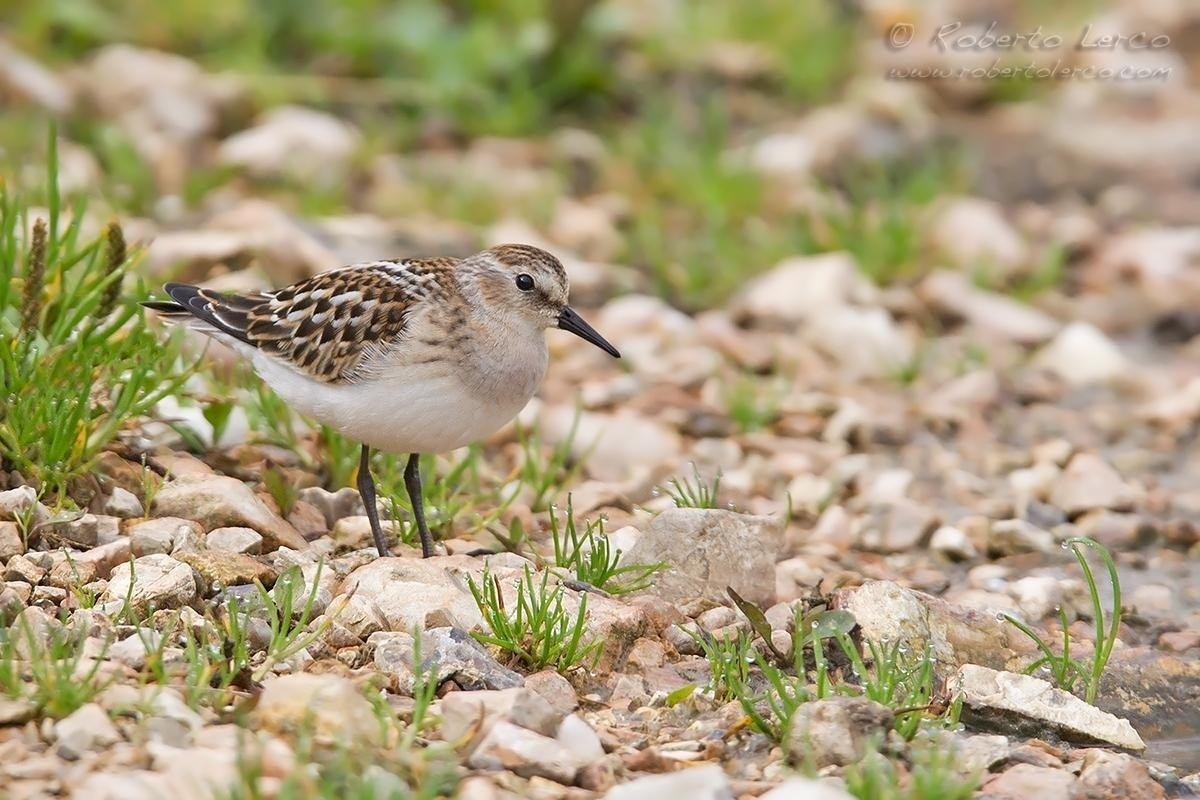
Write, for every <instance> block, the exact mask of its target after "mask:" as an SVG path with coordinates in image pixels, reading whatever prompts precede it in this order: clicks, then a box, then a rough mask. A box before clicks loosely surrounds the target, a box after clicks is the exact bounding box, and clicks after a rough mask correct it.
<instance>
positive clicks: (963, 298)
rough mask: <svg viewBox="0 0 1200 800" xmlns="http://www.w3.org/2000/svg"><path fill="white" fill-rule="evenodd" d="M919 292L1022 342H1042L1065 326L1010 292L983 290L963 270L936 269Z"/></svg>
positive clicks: (950, 312)
mask: <svg viewBox="0 0 1200 800" xmlns="http://www.w3.org/2000/svg"><path fill="white" fill-rule="evenodd" d="M919 292H920V294H921V296H922V297H923V298H924V299H925V301H926V302H928V303H930V304H931V305H933V306H934V307H935V308H937V309H938V310H939V311H941V312H942V313H944V314H948V315H952V316H954V317H958V318H961V319H963V320H964V321H965V322H966V323H967V324H968V325H971V326H972V327H974V328H977V329H979V330H980V331H984V332H986V333H989V334H992V335H995V336H999V337H1002V338H1004V339H1007V340H1009V341H1012V342H1017V343H1018V344H1041V343H1042V342H1045V341H1047V340H1048V339H1050V338H1051V337H1052V336H1054V334H1056V333H1057V332H1058V330H1059V328H1061V327H1062V325H1061V323H1059V321H1058V320H1056V319H1055V318H1054V317H1051V316H1050V315H1049V314H1046V313H1045V312H1043V311H1038V310H1037V309H1036V308H1031V307H1030V306H1027V305H1025V304H1024V303H1021V302H1019V301H1017V300H1014V299H1012V298H1011V297H1007V296H1006V295H1002V294H996V293H994V292H988V291H985V290H983V289H980V288H978V287H977V286H975V285H974V284H973V283H971V279H970V278H969V277H968V276H967V275H964V274H962V273H959V272H948V271H939V272H934V273H933V274H932V275H930V276H929V277H928V278H926V279H925V280H924V281H922V282H921V285H920V288H919Z"/></svg>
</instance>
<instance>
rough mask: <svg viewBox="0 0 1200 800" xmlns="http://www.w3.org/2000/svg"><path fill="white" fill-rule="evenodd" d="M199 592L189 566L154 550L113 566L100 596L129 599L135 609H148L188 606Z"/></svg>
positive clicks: (106, 598) (111, 600) (193, 573)
mask: <svg viewBox="0 0 1200 800" xmlns="http://www.w3.org/2000/svg"><path fill="white" fill-rule="evenodd" d="M199 596H200V585H199V582H198V581H197V580H196V574H195V572H193V571H192V568H191V567H189V566H188V565H187V564H184V563H182V562H180V561H176V560H175V559H173V558H171V557H170V556H167V555H162V554H155V555H149V556H142V557H141V558H138V559H135V560H134V561H133V562H132V563H125V564H120V565H118V566H117V567H116V568H115V569H113V571H112V575H110V576H109V579H108V590H107V591H106V592H105V593H104V596H103V598H102V600H104V601H108V602H113V603H122V604H123V603H125V602H126V601H128V602H129V604H130V605H131V606H133V608H134V609H136V610H138V611H147V610H158V609H162V608H182V607H183V606H189V605H191V604H192V603H194V602H196V600H197V599H198V598H199Z"/></svg>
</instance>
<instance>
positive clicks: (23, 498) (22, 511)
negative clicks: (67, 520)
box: [0, 486, 50, 525]
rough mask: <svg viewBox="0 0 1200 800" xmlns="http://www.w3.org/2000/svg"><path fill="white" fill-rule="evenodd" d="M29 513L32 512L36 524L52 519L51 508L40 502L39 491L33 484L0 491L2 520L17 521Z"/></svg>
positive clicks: (0, 517)
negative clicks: (31, 509) (31, 508)
mask: <svg viewBox="0 0 1200 800" xmlns="http://www.w3.org/2000/svg"><path fill="white" fill-rule="evenodd" d="M31 506H32V507H33V511H32V512H31V511H30V507H31ZM27 514H32V521H33V523H34V524H35V525H36V524H39V523H42V522H45V521H46V520H48V519H50V510H49V509H47V508H46V507H45V506H44V505H42V504H41V503H39V502H38V499H37V492H36V491H34V489H33V487H32V486H18V487H17V488H16V489H9V490H8V491H6V492H0V520H7V521H9V522H16V521H18V520H24V519H25V516H26V515H27Z"/></svg>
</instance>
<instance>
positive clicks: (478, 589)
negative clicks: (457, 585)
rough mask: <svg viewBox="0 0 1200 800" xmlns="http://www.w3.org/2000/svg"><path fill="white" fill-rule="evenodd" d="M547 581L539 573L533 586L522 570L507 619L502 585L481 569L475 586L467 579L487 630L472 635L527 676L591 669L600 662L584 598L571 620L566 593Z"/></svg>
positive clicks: (527, 572)
mask: <svg viewBox="0 0 1200 800" xmlns="http://www.w3.org/2000/svg"><path fill="white" fill-rule="evenodd" d="M549 581H550V573H549V571H543V572H542V577H541V580H540V581H537V580H535V579H534V575H533V571H532V570H531V569H529V567H526V568H525V572H524V574H523V575H522V576H521V578H519V579H518V580H517V597H516V607H515V608H514V609H513V610H512V612H511V613H510V612H509V611H508V609H507V608H506V607H505V604H504V594H503V592H502V591H501V590H500V580H499V579H498V578H497V577H495V576H494V575H492V574H491V571H490V570H489V569H487V568H486V567H485V568H484V571H483V575H482V577H481V578H480V580H479V583H476V582H475V579H474V578H472V577H468V578H467V585H468V587H469V588H470V590H471V596H472V597H474V598H475V605H477V606H478V607H479V613H481V614H482V615H483V619H484V622H486V623H487V626H488V632H486V633H481V632H476V633H474V634H472V635H473V636H474V637H475V638H476V639H477V640H478V641H480V642H482V643H483V644H489V645H493V646H494V647H497V648H499V649H500V650H501V651H502V652H504V653H507V654H509V655H510V656H511V657H512V658H513V659H515V660H516V661H517V662H519V663H520V664H522V665H524V666H525V667H527V668H529V669H531V670H535V671H536V670H539V669H543V668H544V667H553V668H554V669H556V670H558V671H559V672H569V671H571V670H574V669H578V668H580V667H585V666H594V665H595V663H596V661H597V660H599V658H600V645H601V643H600V642H599V641H593V640H590V639H589V637H588V636H587V634H586V631H587V599H588V598H587V592H583V593H581V594H580V596H579V608H578V609H577V610H576V611H575V614H574V615H572V614H571V613H570V612H569V611H568V610H567V608H566V605H565V603H564V595H565V594H566V589H565V588H564V587H563V586H562V585H556V586H554V587H551V586H550V585H549Z"/></svg>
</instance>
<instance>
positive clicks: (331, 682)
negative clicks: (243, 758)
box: [252, 672, 380, 748]
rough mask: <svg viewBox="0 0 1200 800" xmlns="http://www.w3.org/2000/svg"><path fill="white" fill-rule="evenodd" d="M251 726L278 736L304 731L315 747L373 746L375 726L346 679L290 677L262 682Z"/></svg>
mask: <svg viewBox="0 0 1200 800" xmlns="http://www.w3.org/2000/svg"><path fill="white" fill-rule="evenodd" d="M252 717H253V721H254V724H255V726H258V727H262V728H263V729H265V730H267V731H270V732H272V733H275V734H278V735H281V736H294V735H296V734H297V733H298V732H300V731H305V732H308V733H309V734H310V735H312V737H313V742H314V744H316V745H317V746H318V747H321V748H336V747H349V748H355V747H362V746H375V745H378V744H379V736H380V730H379V721H378V720H377V719H376V718H375V712H374V711H373V710H372V708H371V704H370V703H369V702H367V699H366V698H365V697H363V695H362V692H361V691H359V689H358V687H357V686H355V685H354V683H352V682H351V681H350V680H349V679H347V678H342V677H339V676H337V675H314V674H309V673H303V672H300V673H295V674H292V675H281V676H279V677H277V678H274V679H272V680H269V681H267V682H266V685H265V687H264V688H263V692H262V695H261V696H260V697H259V700H258V705H257V706H256V707H255V709H254V711H253V712H252Z"/></svg>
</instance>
